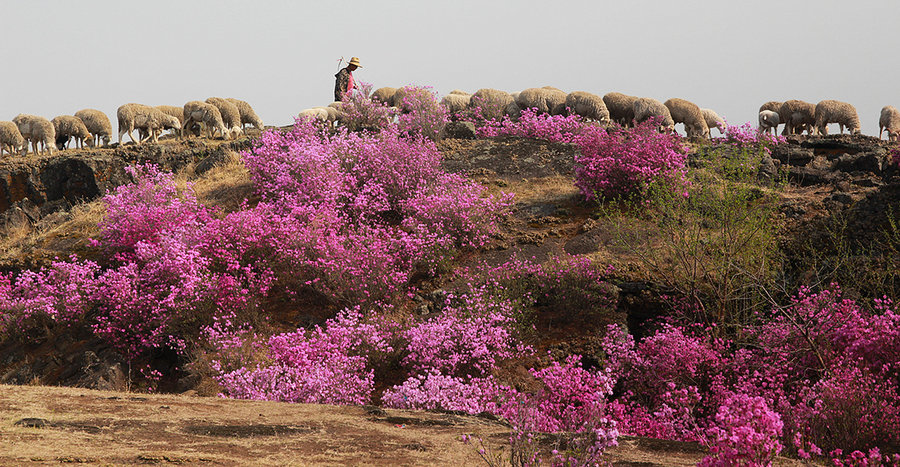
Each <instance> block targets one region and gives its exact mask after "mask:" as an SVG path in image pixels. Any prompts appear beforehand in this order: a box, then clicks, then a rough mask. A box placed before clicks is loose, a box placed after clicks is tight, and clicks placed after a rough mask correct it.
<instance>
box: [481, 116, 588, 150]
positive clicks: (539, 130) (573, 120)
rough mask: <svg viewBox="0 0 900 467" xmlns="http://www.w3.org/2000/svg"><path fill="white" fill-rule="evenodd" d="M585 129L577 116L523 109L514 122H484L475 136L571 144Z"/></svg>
mask: <svg viewBox="0 0 900 467" xmlns="http://www.w3.org/2000/svg"><path fill="white" fill-rule="evenodd" d="M587 127H588V125H587V124H585V123H584V122H582V120H581V117H579V116H578V115H568V116H564V115H549V114H545V113H541V112H538V111H537V110H536V109H525V110H523V111H522V115H521V116H520V117H519V118H518V119H517V120H515V121H513V120H511V119H510V118H509V117H503V119H502V120H494V121H487V122H485V124H484V125H482V126H480V127H479V128H478V132H477V134H478V136H479V137H481V138H492V137H496V136H515V137H519V138H534V139H542V140H546V141H549V142H551V143H569V144H573V143H575V142H577V139H578V136H579V135H580V134H581V133H582V132H583V131H584V130H585V128H587Z"/></svg>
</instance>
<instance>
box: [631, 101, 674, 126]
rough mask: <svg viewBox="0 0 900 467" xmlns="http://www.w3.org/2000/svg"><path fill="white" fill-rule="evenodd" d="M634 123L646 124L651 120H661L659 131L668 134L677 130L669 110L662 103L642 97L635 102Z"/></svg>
mask: <svg viewBox="0 0 900 467" xmlns="http://www.w3.org/2000/svg"><path fill="white" fill-rule="evenodd" d="M633 107H634V121H636V122H637V123H641V122H644V121H646V120H649V119H651V118H659V122H658V123H659V130H660V131H664V132H666V133H669V132H672V131H674V130H675V121H674V120H672V114H671V113H670V112H669V108H668V107H666V106H665V105H664V104H663V103H662V102H660V101H658V100H656V99H652V98H650V97H640V98H638V99H635V101H634V105H633Z"/></svg>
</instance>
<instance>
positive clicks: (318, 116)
mask: <svg viewBox="0 0 900 467" xmlns="http://www.w3.org/2000/svg"><path fill="white" fill-rule="evenodd" d="M297 118H299V119H300V120H318V121H320V122H327V121H328V111H327V110H325V107H313V108H311V109H304V110H301V111H300V113H299V114H297Z"/></svg>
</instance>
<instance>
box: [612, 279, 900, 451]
mask: <svg viewBox="0 0 900 467" xmlns="http://www.w3.org/2000/svg"><path fill="white" fill-rule="evenodd" d="M892 307H893V304H892V303H891V302H889V301H887V300H881V301H878V302H876V307H875V309H874V310H871V311H867V310H865V309H864V308H863V307H861V306H860V305H859V304H858V303H857V302H855V301H853V300H849V299H844V298H842V297H841V293H840V289H839V288H838V287H837V286H835V285H833V286H832V287H830V288H829V289H825V290H822V291H820V292H813V291H811V290H808V289H802V290H801V291H800V292H799V293H798V295H797V296H796V298H795V299H794V301H793V305H792V306H790V307H788V308H786V309H783V310H781V309H779V310H774V311H773V313H774V316H772V317H770V318H768V319H767V320H766V321H765V322H764V324H762V325H761V326H759V327H748V328H746V329H744V330H742V331H741V332H740V333H739V335H740V336H742V340H741V342H740V343H737V342H731V341H727V340H722V339H720V338H718V337H716V333H714V332H712V331H713V328H702V327H699V326H696V325H692V326H680V325H676V324H668V325H664V326H662V327H661V328H660V329H659V330H658V331H657V332H656V333H655V334H653V335H651V336H649V337H647V338H645V339H643V340H641V341H640V342H638V343H635V342H634V341H633V340H632V339H631V338H630V337H629V336H628V335H627V334H624V333H623V331H622V330H621V329H620V328H618V327H617V326H612V327H610V328H609V329H608V332H607V335H606V337H605V338H604V341H603V346H604V349H605V353H606V354H607V368H609V369H610V371H611V372H612V374H614V375H616V376H617V379H618V384H619V386H617V387H621V388H622V390H621V392H620V393H619V395H618V396H617V397H616V398H615V399H614V400H612V401H611V402H610V403H609V404H608V407H607V409H608V413H609V415H610V417H611V418H613V419H614V420H616V421H617V422H618V423H619V425H618V427H619V430H620V431H622V432H624V433H627V434H634V435H643V436H653V437H662V438H668V439H679V440H701V441H704V442H706V443H708V445H709V446H710V447H711V448H712V452H713V456H712V457H711V458H710V459H708V460H707V462H708V463H709V464H708V465H768V464H767V463H768V462H769V461H770V460H771V458H772V456H774V455H775V454H777V452H778V451H779V450H780V449H781V448H782V447H783V446H786V445H790V446H792V448H793V449H795V450H796V452H797V454H798V455H799V456H801V457H805V458H810V457H812V456H824V454H823V453H830V452H832V451H833V450H835V449H841V450H843V451H847V452H849V451H853V450H859V451H861V452H862V451H867V450H869V449H872V448H879V447H881V448H884V447H890V446H897V443H898V442H900V438H898V436H900V435H898V433H900V391H898V385H897V381H898V380H900V371H898V369H900V316H898V314H897V313H896V312H895V311H894V310H893V308H892ZM787 440H793V441H792V442H791V443H788V442H787ZM832 457H834V456H832Z"/></svg>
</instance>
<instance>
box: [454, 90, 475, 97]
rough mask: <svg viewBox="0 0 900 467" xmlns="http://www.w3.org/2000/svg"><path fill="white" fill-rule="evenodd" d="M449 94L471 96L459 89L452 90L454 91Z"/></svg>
mask: <svg viewBox="0 0 900 467" xmlns="http://www.w3.org/2000/svg"><path fill="white" fill-rule="evenodd" d="M450 94H458V95H460V96H471V95H472V94H471V93H468V92H466V91H463V90H460V89H454V90H452V91H450Z"/></svg>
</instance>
